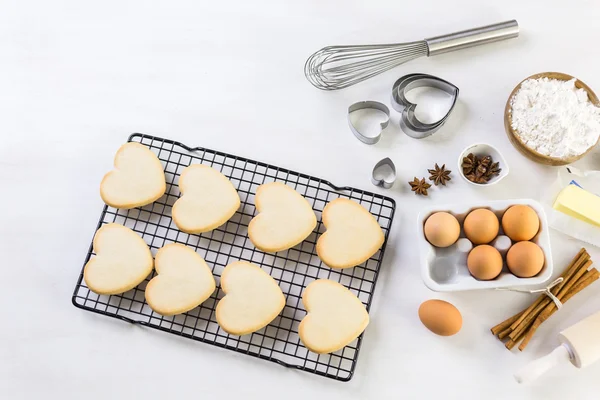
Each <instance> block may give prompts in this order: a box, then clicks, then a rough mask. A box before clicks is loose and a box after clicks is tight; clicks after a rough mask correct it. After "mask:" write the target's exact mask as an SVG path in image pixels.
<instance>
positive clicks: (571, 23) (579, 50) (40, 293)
mask: <svg viewBox="0 0 600 400" xmlns="http://www.w3.org/2000/svg"><path fill="white" fill-rule="evenodd" d="M0 7H1V10H0V65H1V70H2V72H1V73H0V110H2V111H1V112H0V115H1V117H0V132H1V133H0V135H1V137H2V139H1V140H0V182H1V183H2V189H1V193H2V195H1V196H0V206H1V210H2V211H1V214H0V254H1V255H2V262H1V264H2V268H1V270H2V278H1V279H0V310H1V311H0V316H1V322H0V325H1V329H0V398H3V399H21V398H23V399H37V398H42V397H43V398H52V399H54V398H56V399H59V398H60V399H65V398H89V399H92V398H94V399H95V398H114V399H117V398H123V399H132V398H148V399H149V398H202V399H208V398H213V399H214V398H246V397H249V398H265V399H266V398H303V399H312V398H325V397H326V398H329V399H334V398H343V399H366V398H374V399H375V398H377V399H381V398H407V399H417V398H422V399H467V398H468V399H481V398H489V399H508V398H511V399H567V398H568V399H596V398H598V393H599V392H600V380H598V376H599V375H600V363H598V364H596V365H594V366H592V367H589V368H588V369H586V370H576V369H575V368H569V367H564V368H557V369H555V370H554V371H552V372H550V373H549V374H548V375H547V376H546V377H544V378H542V379H540V380H539V381H538V382H536V383H535V384H533V385H529V386H519V385H517V384H516V383H515V382H514V380H513V378H512V373H513V372H514V371H515V370H516V369H517V368H519V367H520V366H522V365H524V364H525V363H526V362H528V361H530V360H532V359H533V358H534V357H537V356H541V355H543V354H545V353H546V352H548V351H550V350H551V349H552V348H553V347H554V346H555V345H556V344H557V340H556V334H557V333H558V332H559V331H560V330H561V329H562V328H565V327H567V326H569V325H571V324H572V323H574V322H576V321H578V320H579V319H580V318H582V317H584V316H586V315H588V314H590V313H592V312H594V311H597V310H600V286H598V284H595V285H594V286H593V287H590V288H588V289H587V290H586V291H585V292H583V293H581V294H579V295H578V296H577V297H576V298H574V299H573V300H572V301H571V302H570V303H569V304H568V305H566V306H565V308H564V309H563V310H561V311H560V312H559V313H558V314H556V315H555V316H553V317H552V318H551V319H550V320H548V321H547V322H546V323H545V324H544V325H543V327H542V328H541V329H540V330H539V332H538V334H537V335H536V336H535V338H534V339H533V341H532V343H531V345H530V346H529V348H528V349H527V351H526V352H525V353H523V354H518V352H515V353H511V352H509V351H507V350H506V349H505V348H504V346H503V345H502V343H500V342H499V341H498V340H496V339H495V338H494V337H493V336H492V335H491V334H490V333H489V328H490V327H491V326H492V325H494V324H496V323H497V322H499V321H501V320H503V319H504V318H506V317H508V316H510V315H512V314H513V313H514V312H516V311H518V310H520V309H522V308H523V307H524V306H526V305H527V304H528V303H529V302H531V301H532V298H530V297H528V296H527V295H522V294H515V293H508V292H490V291H487V292H468V293H458V294H443V293H440V294H437V293H434V292H431V291H429V290H428V289H427V288H426V287H425V286H424V285H423V284H422V282H421V278H420V275H419V267H418V265H419V254H418V252H417V251H416V250H415V246H414V240H415V237H414V232H415V219H416V216H417V213H418V212H419V209H420V208H421V207H422V206H424V205H430V204H443V203H448V202H457V201H462V200H465V199H473V200H475V199H478V200H479V199H489V200H492V199H510V198H523V197H526V198H534V199H535V198H537V196H538V195H539V190H540V188H541V187H543V186H544V185H546V184H548V183H549V182H551V181H552V180H553V179H554V177H555V176H556V170H554V169H552V168H546V167H542V166H539V165H536V164H534V163H532V162H530V161H528V160H526V159H525V158H523V157H522V156H521V155H520V154H518V153H517V152H516V150H514V149H513V147H512V146H511V145H510V143H509V142H508V140H507V138H506V135H505V133H504V128H503V121H502V115H503V107H504V103H505V101H506V98H507V96H508V94H509V93H510V91H511V90H512V88H513V87H514V85H515V84H516V83H518V82H519V81H520V80H521V79H522V78H524V77H526V76H529V75H531V74H533V73H537V72H542V71H547V70H554V71H563V72H566V73H570V74H572V75H575V76H577V77H579V78H581V79H582V80H583V81H585V82H586V83H588V84H589V85H590V86H591V87H595V88H597V90H600V76H599V75H598V68H599V65H600V53H599V52H598V51H596V50H594V49H595V47H594V46H595V45H596V44H597V39H598V37H599V36H600V25H598V21H599V20H600V3H598V2H597V1H595V0H588V1H580V0H577V1H570V2H568V3H564V2H558V1H529V2H525V1H523V0H504V1H497V2H493V4H492V2H483V1H475V0H454V1H441V0H438V1H433V0H426V1H419V2H401V1H397V0H396V1H383V0H379V1H374V0H372V1H357V2H349V1H343V0H338V1H327V2H325V1H318V0H310V1H308V0H306V1H299V2H283V1H279V2H278V1H272V2H268V1H251V2H250V1H242V0H239V1H231V2H217V1H210V2H208V1H206V2H200V1H178V2H174V1H170V2H167V1H163V2H157V1H146V2H142V1H137V2H135V1H104V2H95V3H94V4H92V2H78V1H55V2H44V1H38V2H32V1H3V2H2V4H1V6H0ZM512 18H516V19H518V21H519V23H520V25H521V29H522V30H521V32H522V34H521V37H520V38H519V39H517V40H512V41H510V42H504V43H499V44H495V45H489V46H486V47H480V48H476V49H469V50H465V51H462V52H457V53H452V54H447V55H441V56H437V57H435V58H432V59H427V58H425V59H421V60H418V61H415V62H412V63H410V64H407V65H405V66H402V67H400V68H397V69H396V70H394V71H393V72H390V73H387V74H385V75H383V76H379V77H377V78H375V79H373V80H371V81H370V82H368V83H365V84H361V85H358V86H355V87H352V88H350V89H347V90H344V91H339V92H332V93H326V92H321V91H318V90H316V89H315V88H313V87H312V86H310V85H309V84H308V83H307V82H306V80H305V79H304V75H303V68H302V67H303V64H304V61H305V59H306V57H307V56H308V55H309V54H310V53H311V52H313V51H315V50H317V49H318V48H320V47H322V46H324V45H328V44H336V43H372V42H393V41H404V40H416V39H421V38H423V37H427V36H433V35H436V34H442V33H448V32H452V31H455V30H459V29H464V28H470V27H475V26H479V25H484V24H487V23H493V22H499V21H503V20H507V19H512ZM412 72H425V73H432V74H435V75H438V76H441V77H443V78H445V79H447V80H449V81H451V82H453V83H455V84H456V85H457V86H459V87H460V89H461V93H460V96H461V97H460V103H459V105H458V106H457V109H456V110H455V112H454V114H453V115H452V117H451V119H450V120H449V122H448V124H447V125H446V126H445V127H444V129H443V131H440V133H439V135H437V136H436V137H435V138H432V139H428V140H422V141H417V140H414V139H410V138H409V137H407V136H406V135H404V134H403V133H402V132H401V131H400V129H399V128H398V127H397V122H398V114H397V113H393V116H392V125H393V127H390V128H389V129H388V130H387V131H386V133H385V138H384V139H383V140H382V141H381V142H380V143H379V144H378V145H376V146H371V147H369V146H366V145H363V144H361V143H359V142H358V141H357V140H356V139H355V138H353V137H352V135H351V133H350V131H349V129H348V127H347V123H346V108H347V106H348V105H349V104H351V103H353V102H355V101H358V100H364V99H373V100H380V101H383V102H387V101H388V96H389V89H390V86H391V84H392V82H393V81H394V80H395V79H396V78H397V77H399V76H401V75H403V74H406V73H412ZM132 132H144V133H148V134H154V135H157V136H163V137H168V138H172V139H176V140H180V141H182V142H184V143H187V144H190V145H200V146H204V147H208V148H213V149H218V150H222V151H225V152H229V153H233V154H238V155H241V156H247V157H249V158H253V159H257V160H262V161H265V162H268V163H271V164H275V165H280V166H282V167H287V168H290V169H293V170H299V171H302V172H305V173H307V174H311V175H316V176H320V177H323V178H325V179H328V180H330V181H332V182H334V183H337V184H340V185H352V186H356V187H359V188H364V189H367V190H376V191H378V192H380V193H384V194H387V195H390V196H392V197H393V198H395V199H396V201H397V203H398V210H397V215H396V218H395V221H394V224H393V230H392V233H391V237H390V242H389V245H388V250H387V252H386V257H385V260H384V264H383V266H382V275H381V276H380V281H379V284H378V286H377V290H376V293H375V298H374V305H373V308H372V311H371V324H370V326H369V327H368V328H367V330H366V334H365V340H364V343H363V347H362V350H361V353H360V358H359V360H358V365H357V369H356V373H355V376H354V378H353V379H352V380H351V381H350V382H348V383H340V382H336V381H333V380H331V379H326V378H322V377H318V376H314V375H312V374H308V373H303V372H299V371H293V370H286V369H284V368H283V367H280V366H278V365H275V364H272V363H269V362H264V361H261V360H258V359H255V358H253V357H247V356H244V355H240V354H236V353H233V352H230V351H226V350H221V349H218V348H215V347H213V346H210V345H205V344H202V343H197V342H193V341H191V340H187V339H184V338H180V337H176V336H173V335H168V334H165V333H161V332H158V331H154V330H151V329H146V328H143V327H138V326H132V325H129V324H126V323H123V322H120V321H117V320H113V319H110V318H105V317H102V316H99V315H95V314H92V313H88V312H84V311H82V310H79V309H77V308H75V307H73V306H72V305H71V294H72V291H73V287H74V285H75V282H76V280H77V277H78V275H79V272H80V269H81V266H82V262H83V260H84V257H85V254H86V251H87V248H88V246H89V243H90V241H91V239H92V236H93V233H94V227H95V226H96V222H97V219H98V216H99V214H100V211H101V209H102V206H103V204H102V201H101V199H100V197H99V195H98V184H99V182H100V180H101V178H102V176H103V174H104V173H105V172H106V171H108V170H109V169H110V168H111V166H112V158H113V154H114V152H115V151H116V149H117V148H118V147H119V145H121V144H122V143H123V142H125V140H126V139H127V137H128V135H129V134H130V133H132ZM478 141H485V142H489V143H491V144H493V145H495V146H497V147H498V148H499V149H500V151H502V152H503V154H504V155H505V157H506V159H507V161H508V163H509V164H510V168H511V173H510V175H509V176H508V177H507V178H506V179H505V180H504V181H503V182H502V183H501V184H499V185H497V186H494V187H488V188H483V189H482V188H475V187H472V186H470V185H468V184H467V183H466V182H463V181H461V180H460V179H459V177H458V175H457V174H454V175H453V176H454V180H453V182H452V185H450V187H449V188H446V189H444V190H432V193H431V195H430V197H429V198H422V197H417V196H415V195H414V194H412V193H411V192H409V190H408V185H407V184H406V182H407V181H408V180H409V179H412V177H413V176H414V175H424V172H425V169H426V168H430V167H431V166H432V165H433V164H434V163H435V162H439V163H446V164H449V165H450V166H453V167H454V165H455V163H456V159H457V157H458V153H459V152H460V151H461V150H462V149H463V148H464V147H465V146H467V145H469V144H471V143H473V142H478ZM385 156H390V157H391V158H392V159H393V160H394V161H395V162H396V164H397V166H398V169H399V181H398V183H397V184H396V186H395V187H394V188H393V189H391V190H388V191H385V190H383V189H374V188H373V187H372V186H371V184H370V182H369V173H370V169H371V168H372V166H373V164H374V163H375V162H376V161H377V160H379V159H381V158H383V157H385ZM586 162H587V164H588V165H590V166H591V167H593V168H595V169H600V155H599V154H598V153H595V154H593V155H591V156H590V157H588V158H587V160H586ZM551 236H552V245H553V256H554V261H555V264H556V266H557V269H561V268H563V267H564V266H565V265H566V263H567V261H568V260H569V259H570V258H571V257H572V256H573V255H574V254H575V253H576V252H577V250H578V249H579V248H580V247H581V246H582V243H580V242H578V241H576V240H573V239H569V238H567V237H566V236H563V235H561V234H558V233H556V232H552V234H551ZM589 250H590V253H591V254H592V256H593V257H594V258H596V259H600V250H599V249H597V248H589ZM430 298H442V299H447V300H449V301H451V302H452V303H454V304H455V305H456V306H457V307H458V308H459V309H460V310H461V312H462V314H463V317H464V326H463V329H462V331H461V332H460V334H458V335H456V336H454V337H450V338H442V337H437V336H435V335H433V334H430V333H429V332H428V331H427V330H425V329H424V327H423V326H422V325H421V324H420V322H419V320H418V318H417V308H418V306H419V304H420V303H421V302H422V301H424V300H426V299H430ZM167 396H168V397H167Z"/></svg>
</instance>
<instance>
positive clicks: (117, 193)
mask: <svg viewBox="0 0 600 400" xmlns="http://www.w3.org/2000/svg"><path fill="white" fill-rule="evenodd" d="M114 166H115V168H114V169H113V170H112V171H110V172H109V173H107V174H106V175H104V178H103V179H102V182H101V183H100V196H101V197H102V200H103V201H104V202H105V203H106V204H108V205H109V206H111V207H114V208H123V209H128V208H135V207H141V206H145V205H147V204H150V203H153V202H155V201H156V200H158V199H159V198H160V197H161V196H162V195H163V194H165V190H166V189H167V184H166V181H165V173H164V171H163V166H162V164H161V163H160V160H159V159H158V157H157V156H156V154H154V153H153V152H152V151H151V150H150V149H148V148H147V147H146V146H144V145H141V144H139V143H136V142H129V143H125V144H124V145H123V146H121V147H120V148H119V150H118V151H117V154H116V155H115V161H114Z"/></svg>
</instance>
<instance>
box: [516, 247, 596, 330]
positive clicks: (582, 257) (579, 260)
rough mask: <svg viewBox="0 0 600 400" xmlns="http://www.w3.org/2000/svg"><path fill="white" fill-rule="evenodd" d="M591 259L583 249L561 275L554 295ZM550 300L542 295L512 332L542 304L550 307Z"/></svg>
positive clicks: (553, 291)
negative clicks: (560, 280) (561, 279)
mask: <svg viewBox="0 0 600 400" xmlns="http://www.w3.org/2000/svg"><path fill="white" fill-rule="evenodd" d="M589 257H590V256H589V254H588V253H587V251H586V250H585V249H584V248H582V249H581V250H579V252H578V253H577V255H576V256H575V257H574V258H573V260H571V262H570V263H569V265H568V266H567V268H565V270H564V271H563V273H562V274H561V277H562V278H563V281H562V282H561V283H559V284H558V285H556V286H555V287H553V288H552V290H551V292H552V294H554V295H555V296H556V295H557V294H558V292H559V291H560V290H561V289H562V287H563V286H564V284H565V282H566V281H567V280H568V279H569V278H570V277H571V276H572V275H573V273H574V271H575V270H577V269H578V268H579V267H580V265H583V264H584V263H585V262H586V261H587V260H588V259H589ZM549 300H550V299H549V298H548V296H546V295H545V294H542V295H541V296H540V297H538V299H537V300H536V301H535V302H534V303H533V304H532V305H530V306H529V307H528V308H527V309H526V310H525V311H524V312H523V314H522V315H521V317H520V318H518V319H517V320H516V321H515V322H513V323H512V325H511V326H510V327H511V329H512V330H516V329H517V327H518V326H519V325H520V324H522V323H523V321H524V320H525V319H526V318H528V316H529V314H530V313H531V312H532V311H534V310H539V308H538V306H539V305H540V304H541V303H546V305H548V303H547V302H548V301H549ZM536 316H537V315H536ZM533 318H535V316H534V317H533Z"/></svg>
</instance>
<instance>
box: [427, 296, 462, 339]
mask: <svg viewBox="0 0 600 400" xmlns="http://www.w3.org/2000/svg"><path fill="white" fill-rule="evenodd" d="M419 319H420V320H421V322H422V323H423V325H425V327H426V328H427V329H429V330H430V331H431V332H433V333H435V334H436V335H440V336H452V335H454V334H456V333H458V331H460V328H462V315H460V311H458V309H457V308H456V307H454V306H453V305H452V304H450V303H448V302H447V301H444V300H427V301H426V302H424V303H423V304H421V306H420V307H419Z"/></svg>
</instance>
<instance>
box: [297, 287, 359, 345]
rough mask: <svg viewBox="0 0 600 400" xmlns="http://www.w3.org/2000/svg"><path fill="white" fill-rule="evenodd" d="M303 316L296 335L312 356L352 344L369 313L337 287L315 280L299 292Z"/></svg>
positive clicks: (352, 295)
mask: <svg viewBox="0 0 600 400" xmlns="http://www.w3.org/2000/svg"><path fill="white" fill-rule="evenodd" d="M302 304H304V308H306V312H307V314H306V316H305V317H304V318H303V319H302V321H301V322H300V326H299V327H298V334H299V335H300V340H301V341H302V343H303V344H304V346H306V348H307V349H309V350H310V351H312V352H314V353H318V354H323V353H333V352H334V351H338V350H340V349H342V348H344V347H345V346H347V345H349V344H350V343H352V341H353V340H354V339H356V338H357V337H358V336H359V335H360V334H361V333H362V332H363V331H364V330H365V328H366V327H367V325H368V324H369V313H367V309H366V308H365V306H364V305H363V303H361V301H360V300H359V299H358V297H356V296H355V295H354V294H353V293H352V292H350V291H349V290H348V289H346V288H345V287H344V286H342V285H341V284H339V283H337V282H334V281H331V280H328V279H318V280H316V281H313V282H312V283H310V284H309V285H308V286H307V287H306V289H304V293H302Z"/></svg>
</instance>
